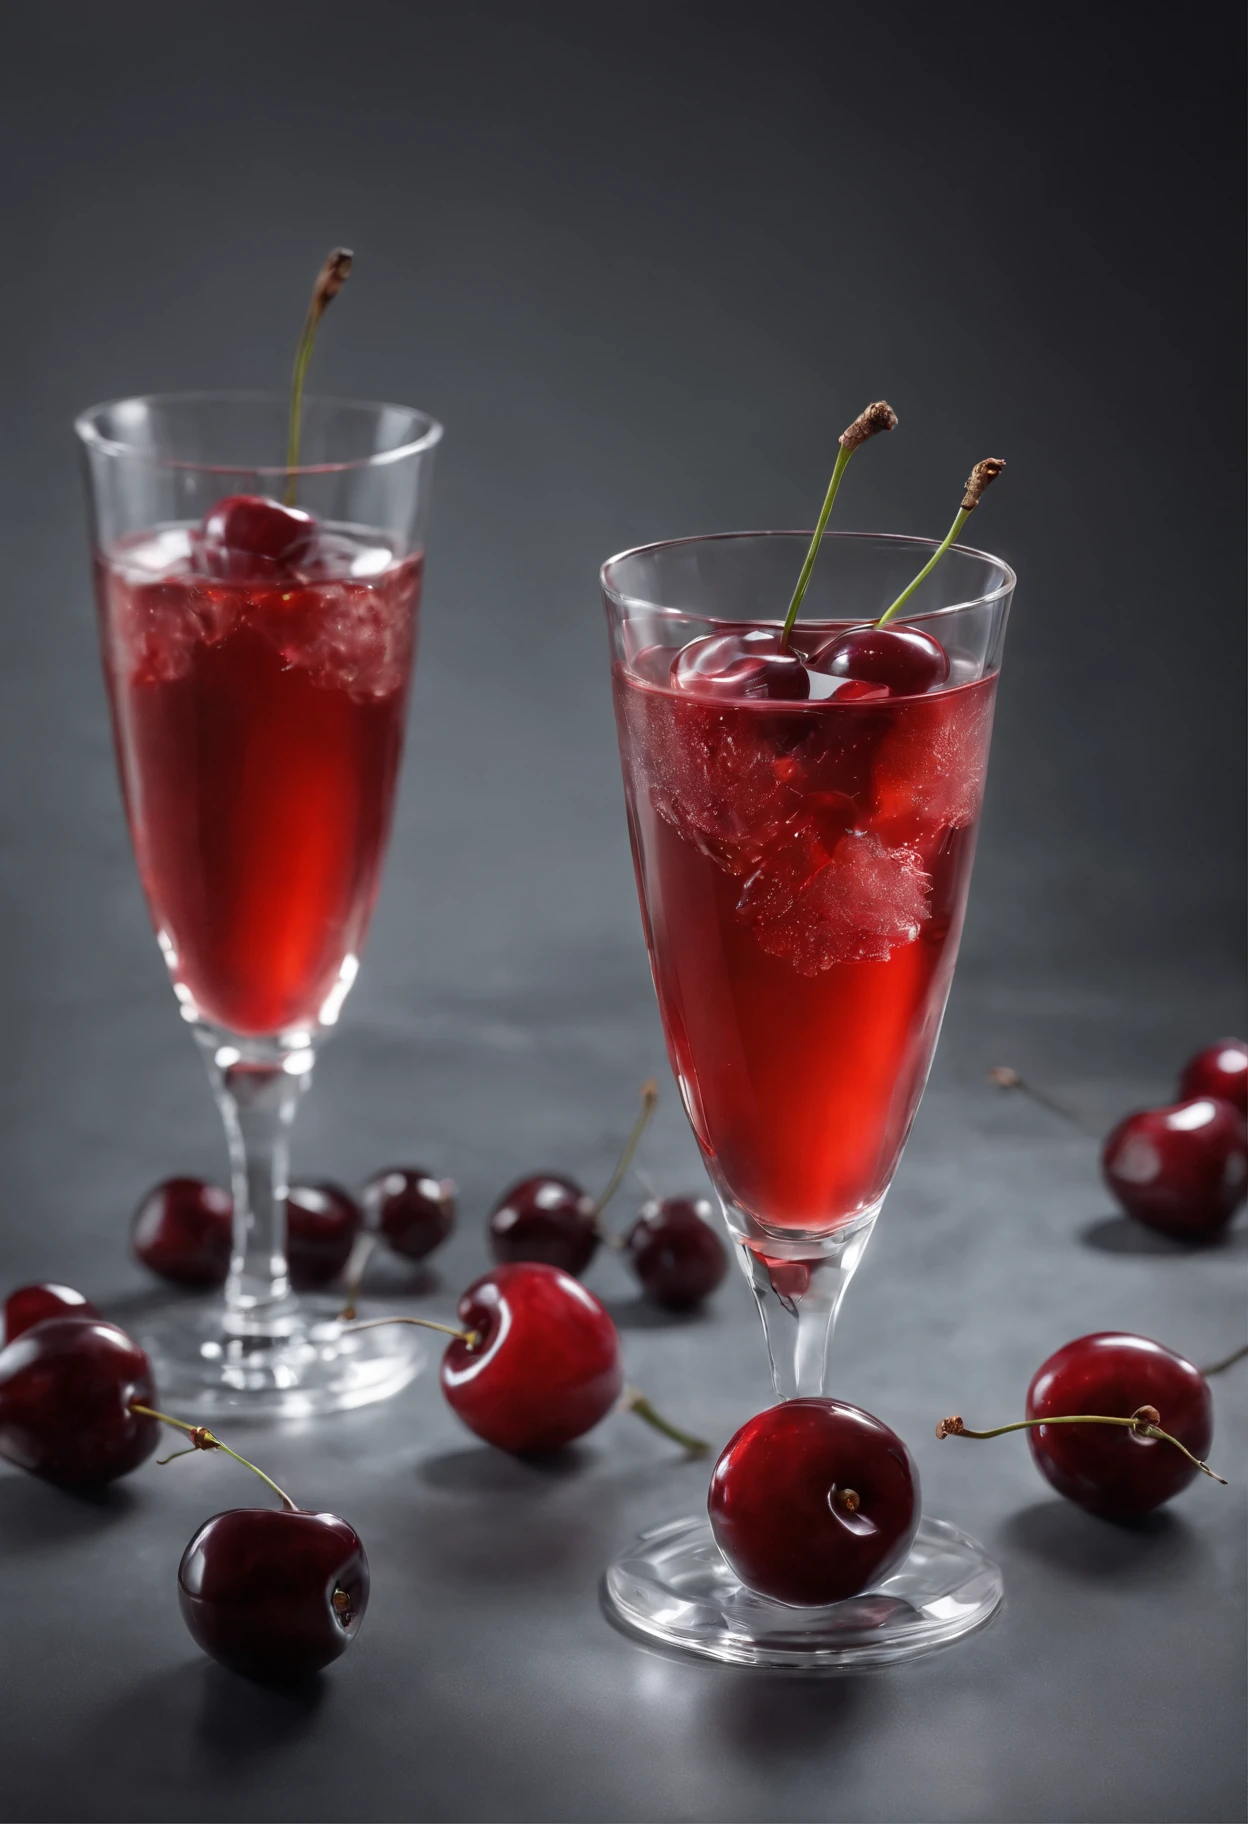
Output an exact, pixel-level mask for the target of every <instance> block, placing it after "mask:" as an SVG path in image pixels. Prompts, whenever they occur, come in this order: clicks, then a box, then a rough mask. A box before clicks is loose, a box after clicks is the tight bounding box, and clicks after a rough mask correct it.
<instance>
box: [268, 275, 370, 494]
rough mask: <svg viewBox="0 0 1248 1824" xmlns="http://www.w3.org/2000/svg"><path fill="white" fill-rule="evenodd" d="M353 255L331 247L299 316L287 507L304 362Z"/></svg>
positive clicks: (294, 487) (295, 489) (293, 484)
mask: <svg viewBox="0 0 1248 1824" xmlns="http://www.w3.org/2000/svg"><path fill="white" fill-rule="evenodd" d="M354 257H355V256H354V255H353V254H352V252H351V249H350V248H349V247H335V248H334V249H333V251H332V252H331V253H330V255H329V257H328V258H327V259H326V261H325V264H324V265H323V266H322V267H321V270H320V271H319V272H318V273H317V275H316V284H315V285H314V286H313V287H312V297H311V300H310V302H309V304H308V314H307V316H306V317H305V318H304V320H303V330H302V333H301V334H300V337H299V346H298V348H297V349H296V351H295V367H294V372H293V374H292V375H291V381H290V430H289V433H288V435H287V439H286V467H287V469H289V470H291V471H292V473H291V474H290V476H289V478H288V480H287V482H286V493H285V495H284V496H283V499H284V503H285V505H286V506H288V507H293V506H294V504H295V502H296V500H297V499H298V498H299V482H298V477H297V476H296V475H295V474H294V473H293V471H294V470H295V469H297V468H298V467H299V441H300V437H301V435H302V431H303V383H304V380H305V378H306V377H307V372H308V363H309V361H310V360H311V359H312V349H313V347H314V346H315V343H316V332H317V330H318V328H319V327H320V322H321V318H322V317H323V316H324V315H325V312H326V311H327V310H328V309H329V306H330V305H331V304H332V303H333V301H334V299H335V298H336V297H337V296H338V293H339V292H340V291H341V290H342V288H343V286H344V285H345V284H346V282H347V279H348V278H349V277H350V274H351V266H352V263H353V260H354Z"/></svg>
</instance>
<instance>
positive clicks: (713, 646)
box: [671, 627, 810, 701]
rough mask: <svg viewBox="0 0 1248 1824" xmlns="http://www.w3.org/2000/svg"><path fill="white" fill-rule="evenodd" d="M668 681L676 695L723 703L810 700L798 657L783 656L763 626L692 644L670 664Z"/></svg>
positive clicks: (776, 640) (776, 635) (777, 637)
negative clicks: (678, 692) (756, 699)
mask: <svg viewBox="0 0 1248 1824" xmlns="http://www.w3.org/2000/svg"><path fill="white" fill-rule="evenodd" d="M671 681H672V686H673V688H674V689H676V690H683V691H688V692H689V693H690V694H691V695H693V696H698V697H714V698H717V699H723V700H727V701H733V700H740V699H741V698H742V697H764V698H771V699H776V700H780V701H796V700H798V699H800V698H803V697H808V696H809V695H810V679H809V678H808V677H807V675H806V667H805V665H804V664H803V663H802V659H801V656H800V654H798V653H794V652H781V650H780V635H779V633H778V632H772V631H770V630H768V629H767V628H763V627H756V628H752V629H751V630H750V631H749V632H748V633H713V634H710V635H708V636H707V637H706V638H705V639H701V640H691V641H690V642H689V644H688V645H687V646H682V647H681V649H680V651H679V652H678V653H677V654H676V657H675V658H674V659H673V660H672V669H671Z"/></svg>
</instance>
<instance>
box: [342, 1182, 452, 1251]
mask: <svg viewBox="0 0 1248 1824" xmlns="http://www.w3.org/2000/svg"><path fill="white" fill-rule="evenodd" d="M360 1202H361V1204H362V1205H363V1208H364V1220H365V1222H366V1223H367V1225H368V1227H369V1228H370V1229H372V1230H374V1231H375V1232H376V1233H377V1234H378V1235H380V1236H381V1237H382V1238H383V1239H384V1240H385V1241H386V1242H387V1243H388V1244H389V1246H390V1247H392V1248H393V1249H394V1251H395V1253H396V1254H402V1255H403V1257H404V1258H405V1259H406V1260H424V1259H425V1257H426V1255H428V1254H432V1253H433V1251H434V1249H435V1248H440V1247H441V1246H442V1243H443V1242H444V1241H445V1240H446V1238H447V1236H448V1235H449V1234H450V1233H451V1230H452V1229H453V1228H454V1227H455V1185H454V1183H453V1182H452V1180H451V1179H449V1178H435V1177H433V1175H432V1174H431V1173H430V1172H426V1171H423V1170H422V1169H421V1167H420V1166H418V1165H410V1166H409V1165H392V1166H390V1167H388V1168H387V1170H386V1171H384V1172H378V1173H377V1175H376V1177H375V1178H370V1179H369V1181H368V1183H367V1184H366V1185H365V1186H364V1189H363V1190H362V1191H361V1193H360Z"/></svg>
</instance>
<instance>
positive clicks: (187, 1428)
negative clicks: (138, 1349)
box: [130, 1400, 299, 1514]
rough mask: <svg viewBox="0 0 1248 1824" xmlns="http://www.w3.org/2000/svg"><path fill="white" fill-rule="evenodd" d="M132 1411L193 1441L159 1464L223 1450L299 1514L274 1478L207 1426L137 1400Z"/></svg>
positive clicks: (289, 1511)
mask: <svg viewBox="0 0 1248 1824" xmlns="http://www.w3.org/2000/svg"><path fill="white" fill-rule="evenodd" d="M130 1410H131V1412H138V1413H142V1415H143V1417H144V1418H145V1419H159V1420H160V1422H161V1424H162V1425H172V1426H173V1428H174V1429H175V1431H184V1432H185V1433H186V1435H187V1437H188V1438H189V1439H190V1440H191V1442H190V1446H189V1448H188V1449H186V1450H175V1451H174V1452H173V1453H172V1455H171V1456H168V1457H160V1458H158V1459H157V1461H158V1462H160V1463H172V1462H173V1459H174V1457H186V1456H189V1455H190V1454H191V1451H194V1450H223V1451H224V1452H225V1454H226V1456H227V1457H233V1459H234V1461H235V1462H236V1463H241V1464H242V1466H243V1468H244V1469H249V1470H250V1471H251V1473H252V1475H253V1476H259V1478H260V1480H261V1481H262V1482H265V1483H267V1484H268V1486H269V1487H270V1488H271V1489H272V1490H273V1493H274V1494H275V1495H276V1496H277V1498H278V1500H279V1501H280V1502H281V1504H282V1506H283V1508H284V1509H285V1511H286V1512H287V1513H288V1514H297V1513H298V1512H299V1509H298V1508H297V1507H296V1506H295V1504H294V1502H293V1501H292V1500H291V1498H290V1496H289V1495H288V1494H287V1493H286V1491H285V1489H282V1488H279V1487H278V1486H277V1483H276V1482H275V1481H274V1480H273V1478H272V1476H266V1475H265V1473H264V1471H263V1470H262V1469H257V1468H256V1465H255V1464H254V1463H250V1462H248V1460H247V1458H246V1457H240V1456H239V1454H238V1452H237V1451H236V1450H231V1449H230V1447H229V1445H228V1444H223V1443H222V1442H221V1440H220V1438H218V1437H215V1436H214V1435H213V1433H212V1432H210V1431H209V1430H208V1428H207V1426H206V1425H190V1424H188V1423H187V1421H186V1420H185V1419H174V1418H171V1417H170V1416H169V1414H168V1413H167V1412H157V1411H156V1408H155V1407H154V1406H140V1405H139V1403H138V1401H137V1400H132V1401H131V1402H130Z"/></svg>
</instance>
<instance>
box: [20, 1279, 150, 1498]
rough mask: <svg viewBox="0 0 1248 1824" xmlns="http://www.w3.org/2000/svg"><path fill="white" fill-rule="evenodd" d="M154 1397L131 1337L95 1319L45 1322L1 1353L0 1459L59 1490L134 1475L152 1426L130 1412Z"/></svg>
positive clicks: (143, 1361) (146, 1367)
mask: <svg viewBox="0 0 1248 1824" xmlns="http://www.w3.org/2000/svg"><path fill="white" fill-rule="evenodd" d="M154 1397H155V1388H154V1386H153V1382H152V1372H151V1365H150V1364H149V1362H148V1359H147V1356H146V1355H145V1353H144V1352H143V1350H142V1349H140V1347H139V1345H138V1344H137V1343H136V1342H135V1341H134V1340H133V1338H131V1337H129V1336H127V1335H126V1333H125V1331H124V1330H122V1329H120V1328H119V1327H118V1326H117V1325H116V1324H110V1323H107V1322H105V1320H104V1319H103V1318H100V1317H98V1316H82V1315H77V1316H75V1315H73V1314H72V1313H71V1314H69V1315H67V1316H64V1317H48V1318H44V1319H43V1321H42V1322H40V1323H36V1324H34V1325H33V1326H32V1327H31V1328H30V1329H27V1330H23V1331H22V1332H21V1333H20V1334H19V1335H18V1336H16V1337H15V1338H13V1340H12V1341H11V1342H8V1343H6V1344H5V1346H4V1348H3V1349H2V1350H0V1456H4V1457H7V1459H8V1460H9V1462H10V1463H15V1464H17V1466H18V1468H19V1469H26V1470H29V1471H30V1472H31V1474H32V1475H36V1476H42V1477H43V1478H44V1479H45V1480H46V1481H48V1482H56V1483H59V1484H60V1485H61V1486H62V1487H64V1488H94V1487H99V1486H101V1485H102V1484H103V1483H106V1482H113V1481H115V1480H116V1479H117V1478H118V1477H119V1476H125V1475H128V1474H129V1473H130V1471H131V1470H132V1469H137V1468H138V1466H139V1464H140V1463H142V1462H143V1461H144V1460H145V1459H146V1458H147V1457H150V1456H151V1454H152V1452H153V1450H154V1449H155V1448H156V1440H157V1437H158V1436H159V1433H160V1427H159V1425H158V1424H157V1423H156V1422H155V1421H154V1420H152V1419H149V1418H145V1417H142V1416H141V1415H139V1414H137V1413H135V1412H134V1411H132V1406H133V1404H134V1402H136V1401H138V1402H141V1403H143V1404H150V1402H151V1401H152V1400H153V1399H154Z"/></svg>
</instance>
